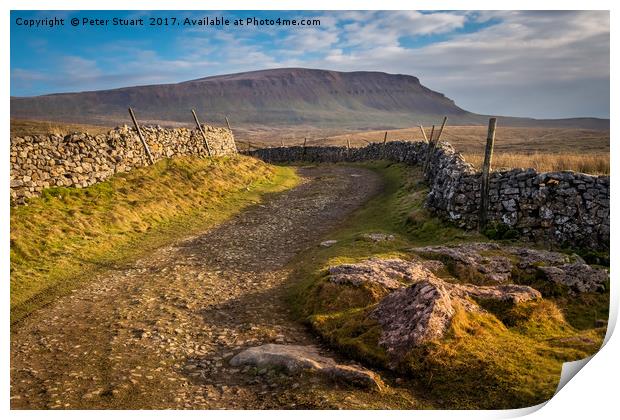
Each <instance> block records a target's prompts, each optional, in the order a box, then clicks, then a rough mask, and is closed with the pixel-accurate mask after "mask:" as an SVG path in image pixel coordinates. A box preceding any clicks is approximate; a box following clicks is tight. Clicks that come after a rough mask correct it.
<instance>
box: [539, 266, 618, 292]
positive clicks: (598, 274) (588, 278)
mask: <svg viewBox="0 0 620 420" xmlns="http://www.w3.org/2000/svg"><path fill="white" fill-rule="evenodd" d="M538 270H539V272H540V273H542V276H543V278H545V279H546V280H548V281H552V282H554V283H557V284H561V285H564V286H568V287H569V288H570V289H571V291H572V292H573V293H575V292H580V293H583V292H603V291H605V290H606V284H607V282H608V281H609V273H608V272H607V270H604V269H602V268H594V267H591V266H589V265H587V264H584V263H582V262H575V263H571V264H563V265H560V266H557V267H554V266H549V267H545V266H543V267H538Z"/></svg>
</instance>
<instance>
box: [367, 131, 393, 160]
mask: <svg viewBox="0 0 620 420" xmlns="http://www.w3.org/2000/svg"><path fill="white" fill-rule="evenodd" d="M387 134H388V132H387V131H386V132H385V134H384V135H383V146H382V147H381V159H385V147H386V146H385V145H386V143H387ZM368 144H370V143H368Z"/></svg>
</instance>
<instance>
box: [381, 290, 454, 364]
mask: <svg viewBox="0 0 620 420" xmlns="http://www.w3.org/2000/svg"><path fill="white" fill-rule="evenodd" d="M454 312H455V310H454V308H453V303H452V299H451V297H450V294H449V291H448V289H447V288H446V287H445V284H444V282H442V281H438V280H437V279H433V280H425V281H422V282H419V283H417V284H414V285H413V286H410V287H407V288H403V289H400V290H397V291H395V292H393V293H391V294H390V295H388V296H387V297H386V298H384V299H383V300H382V301H381V302H379V304H378V305H377V308H376V309H375V310H374V311H373V312H372V313H371V315H370V316H371V317H372V318H374V319H376V320H377V321H378V322H379V324H380V325H381V328H382V330H383V331H382V333H381V338H380V339H379V345H381V346H383V347H384V348H385V349H386V352H387V353H388V354H389V355H390V356H392V357H393V358H395V359H396V360H397V361H398V360H400V359H402V357H403V356H404V355H405V354H406V353H407V352H408V351H409V350H411V348H412V347H415V346H419V345H420V344H423V343H425V342H428V341H430V340H433V339H439V338H441V337H443V335H444V333H445V332H446V330H447V329H448V327H449V326H450V321H451V320H452V317H453V316H454Z"/></svg>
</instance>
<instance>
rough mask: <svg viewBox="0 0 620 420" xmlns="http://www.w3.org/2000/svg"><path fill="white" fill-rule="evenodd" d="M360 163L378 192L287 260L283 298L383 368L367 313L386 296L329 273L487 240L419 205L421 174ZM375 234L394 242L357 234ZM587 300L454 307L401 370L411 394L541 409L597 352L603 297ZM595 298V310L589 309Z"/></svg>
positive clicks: (441, 403) (446, 403)
mask: <svg viewBox="0 0 620 420" xmlns="http://www.w3.org/2000/svg"><path fill="white" fill-rule="evenodd" d="M363 166H365V167H367V168H370V169H373V170H375V171H377V172H378V173H379V174H380V175H381V176H382V177H383V180H384V188H383V191H382V193H381V194H379V195H378V196H377V197H375V198H374V199H372V200H371V201H370V202H369V203H368V204H367V205H366V206H365V207H364V208H363V209H361V210H359V211H357V212H355V213H354V214H353V215H352V216H351V217H349V218H348V220H347V222H346V224H345V225H344V226H342V227H341V228H340V229H339V230H338V231H337V232H334V233H332V234H331V235H330V236H328V237H325V238H324V239H335V240H337V241H338V242H337V243H336V244H335V245H333V246H331V247H329V248H323V247H317V248H314V249H312V250H309V251H308V252H306V253H304V254H303V255H300V256H299V257H297V258H296V259H295V260H294V261H293V262H292V266H293V267H295V269H294V273H293V276H292V278H293V279H295V281H294V282H292V284H291V293H290V300H291V305H292V307H293V309H294V310H295V313H296V314H297V315H298V316H299V317H300V319H302V320H304V321H305V322H307V323H308V324H309V325H310V326H311V327H312V328H313V329H314V330H315V331H316V332H318V333H319V334H320V335H321V336H322V337H323V338H324V339H325V340H326V341H327V342H329V343H330V344H331V345H333V346H335V347H337V348H338V349H340V350H341V351H342V352H344V353H345V354H347V355H348V356H350V357H353V358H357V359H359V360H361V361H364V362H365V363H367V364H371V365H377V366H381V367H388V357H387V355H386V353H385V350H384V349H383V348H382V347H381V346H379V344H378V341H379V338H380V336H381V327H380V325H379V324H378V323H377V322H376V321H375V320H373V319H372V318H371V317H369V313H370V312H371V311H372V310H373V309H374V307H375V305H376V304H377V302H378V301H379V300H380V299H381V298H382V297H383V296H384V295H385V294H386V293H387V292H386V291H385V290H382V289H380V288H377V287H373V286H367V285H363V286H360V287H355V286H351V285H334V284H332V283H330V282H329V281H328V280H327V269H328V267H330V266H333V265H337V264H341V263H352V262H358V261H361V260H364V259H367V258H370V257H399V258H403V259H410V258H412V253H411V251H410V249H411V248H413V247H419V246H426V245H435V244H449V243H462V242H466V241H487V240H488V239H487V238H486V237H485V236H483V235H481V234H478V233H475V232H464V231H462V230H459V229H457V228H455V227H454V226H451V225H450V224H446V223H444V222H442V221H440V220H439V219H437V218H435V217H433V216H432V215H431V214H430V213H429V212H428V211H427V210H426V209H425V208H424V201H425V199H426V194H427V192H428V190H427V187H426V185H425V184H424V183H423V182H421V179H422V176H421V175H422V174H421V172H420V170H419V169H417V168H411V167H407V166H404V165H399V164H387V163H385V162H377V163H369V164H365V165H363ZM375 232H380V233H386V234H392V235H394V236H395V239H394V240H392V241H381V242H373V241H368V240H364V239H362V238H361V235H363V234H364V233H375ZM489 256H492V255H489ZM456 274H458V273H456ZM439 275H440V276H444V275H445V276H446V280H447V281H455V279H454V278H448V276H452V275H455V273H451V272H450V271H449V270H446V273H439ZM531 280H532V281H533V280H535V279H534V278H532V279H531ZM593 295H596V296H591V297H587V296H586V295H582V296H581V297H578V298H573V297H570V296H567V295H566V294H558V295H554V296H549V299H543V300H540V301H536V302H532V303H524V304H520V305H516V306H515V305H508V304H498V303H497V302H490V301H487V302H483V301H481V302H479V303H480V304H481V306H483V307H484V308H485V309H486V310H487V311H488V312H485V313H479V314H478V313H467V312H465V311H459V312H458V314H457V315H456V316H455V318H454V319H453V322H452V325H451V327H450V331H449V333H448V334H447V336H446V337H445V338H444V339H442V340H439V341H436V342H432V343H429V344H427V345H424V346H421V347H418V348H416V349H413V350H412V351H411V352H410V353H409V354H408V356H407V357H406V358H405V360H404V361H402V362H401V364H400V366H399V370H400V371H401V374H404V375H406V376H407V377H408V378H409V379H408V381H409V383H410V386H411V387H413V389H414V390H415V392H416V393H417V394H423V395H425V396H428V398H429V401H432V405H433V406H435V407H438V408H516V407H524V406H529V405H534V404H538V403H540V402H543V401H545V400H547V399H549V398H550V397H551V396H552V395H553V393H554V391H555V389H556V387H557V384H558V381H559V378H560V372H561V366H562V363H563V362H565V361H570V360H577V359H581V358H584V357H586V356H588V355H590V354H592V353H594V352H596V351H597V350H598V348H599V347H600V345H601V343H602V338H603V335H604V328H595V318H597V317H599V318H602V317H603V316H604V315H603V313H604V311H603V307H606V305H607V306H608V300H609V297H608V296H607V295H603V294H593ZM597 296H598V299H599V300H598V301H597V303H596V308H599V310H600V314H599V312H597V311H592V310H591V309H588V304H593V303H594V301H595V300H596V299H597ZM605 314H606V312H605Z"/></svg>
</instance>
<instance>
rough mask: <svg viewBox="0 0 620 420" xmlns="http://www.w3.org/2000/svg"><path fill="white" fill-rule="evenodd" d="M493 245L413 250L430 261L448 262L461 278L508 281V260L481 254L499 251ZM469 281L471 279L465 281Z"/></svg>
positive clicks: (498, 281)
mask: <svg viewBox="0 0 620 420" xmlns="http://www.w3.org/2000/svg"><path fill="white" fill-rule="evenodd" d="M499 250H500V246H499V245H497V244H494V243H490V242H489V243H467V244H460V245H454V246H427V247H422V248H413V249H412V250H411V251H413V252H414V253H416V254H418V255H420V256H422V257H425V258H430V259H439V260H442V261H449V262H450V263H451V264H452V265H453V266H454V271H455V272H457V273H461V274H462V275H463V276H465V275H470V276H474V277H481V278H484V279H485V280H486V281H489V282H493V283H504V282H507V281H509V280H510V278H511V273H512V269H513V265H512V262H511V261H510V259H508V258H507V257H504V256H499V255H497V256H483V255H481V254H480V253H481V252H488V251H499ZM465 280H466V281H471V280H472V279H465Z"/></svg>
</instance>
